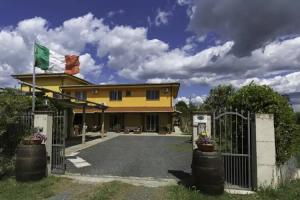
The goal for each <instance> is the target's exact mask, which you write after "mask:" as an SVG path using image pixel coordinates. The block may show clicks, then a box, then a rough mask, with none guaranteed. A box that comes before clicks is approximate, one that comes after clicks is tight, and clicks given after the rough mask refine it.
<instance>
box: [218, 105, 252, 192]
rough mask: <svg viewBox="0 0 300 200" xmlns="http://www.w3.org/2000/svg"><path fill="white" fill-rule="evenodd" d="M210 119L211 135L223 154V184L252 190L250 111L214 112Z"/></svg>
mask: <svg viewBox="0 0 300 200" xmlns="http://www.w3.org/2000/svg"><path fill="white" fill-rule="evenodd" d="M212 121H213V135H212V137H213V139H214V141H215V142H216V143H217V148H218V151H220V152H221V153H222V156H223V161H224V170H225V186H226V187H227V188H231V189H249V190H252V189H253V183H252V182H253V181H252V174H251V172H252V165H251V164H252V163H251V120H250V113H249V112H243V111H241V112H238V111H237V110H235V111H228V112H214V114H213V120H212Z"/></svg>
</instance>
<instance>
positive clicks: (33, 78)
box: [32, 42, 35, 116]
mask: <svg viewBox="0 0 300 200" xmlns="http://www.w3.org/2000/svg"><path fill="white" fill-rule="evenodd" d="M32 85H33V87H32V114H33V116H34V112H35V42H34V47H33V73H32Z"/></svg>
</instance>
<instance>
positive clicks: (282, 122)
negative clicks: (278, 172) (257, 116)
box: [231, 83, 298, 164]
mask: <svg viewBox="0 0 300 200" xmlns="http://www.w3.org/2000/svg"><path fill="white" fill-rule="evenodd" d="M231 101H232V106H233V107H234V108H237V109H243V110H248V111H250V112H252V113H267V114H274V127H275V143H276V161H277V163H278V164H282V163H284V162H285V161H287V160H288V159H289V158H290V157H291V155H292V150H293V149H292V148H291V146H292V144H293V140H294V139H296V138H297V137H298V135H297V125H296V118H295V114H294V112H293V109H292V107H291V106H290V104H289V102H288V100H287V98H286V97H284V96H282V95H280V94H279V93H277V92H275V91H274V90H273V89H272V88H270V87H269V86H265V85H264V86H260V85H256V84H253V83H251V84H250V85H247V86H244V87H242V88H241V89H240V90H238V91H237V92H236V93H234V95H232V97H231Z"/></svg>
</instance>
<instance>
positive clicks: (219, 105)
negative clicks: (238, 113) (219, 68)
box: [202, 85, 235, 111]
mask: <svg viewBox="0 0 300 200" xmlns="http://www.w3.org/2000/svg"><path fill="white" fill-rule="evenodd" d="M234 93H235V89H234V88H233V86H232V85H219V86H217V87H216V88H213V89H211V90H210V92H209V95H208V97H207V98H206V100H205V101H204V104H203V105H202V109H203V110H207V111H213V110H221V109H224V108H229V107H230V106H231V97H232V95H233V94H234Z"/></svg>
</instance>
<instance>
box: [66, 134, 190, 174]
mask: <svg viewBox="0 0 300 200" xmlns="http://www.w3.org/2000/svg"><path fill="white" fill-rule="evenodd" d="M191 149H192V147H191V143H190V137H167V136H166V137H163V136H159V137H155V136H153V137H149V136H138V137H136V136H119V137H115V138H113V139H110V140H107V141H105V142H102V143H99V144H96V145H94V146H91V147H88V148H86V149H83V150H81V151H80V152H79V154H77V155H75V156H73V157H69V158H71V159H72V158H73V159H75V158H76V157H80V158H82V159H84V160H85V161H86V162H88V163H89V164H90V166H86V167H81V168H77V167H75V165H73V164H72V163H71V162H69V161H67V172H69V173H75V174H82V175H89V176H103V175H109V176H121V177H154V178H174V177H178V176H182V175H185V174H187V173H190V165H191V158H192V150H191ZM67 159H68V158H67Z"/></svg>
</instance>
